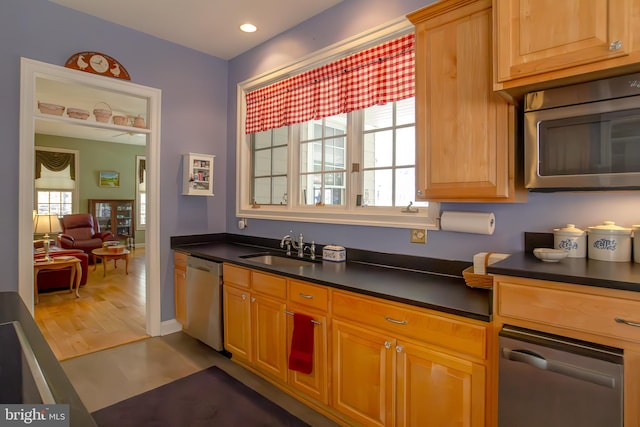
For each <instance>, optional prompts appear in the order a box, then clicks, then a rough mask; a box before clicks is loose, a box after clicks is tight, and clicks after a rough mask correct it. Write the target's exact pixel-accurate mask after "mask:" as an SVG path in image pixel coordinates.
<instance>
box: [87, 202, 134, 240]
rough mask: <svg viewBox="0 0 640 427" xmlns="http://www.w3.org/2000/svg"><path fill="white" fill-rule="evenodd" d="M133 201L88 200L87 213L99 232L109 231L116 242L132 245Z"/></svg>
mask: <svg viewBox="0 0 640 427" xmlns="http://www.w3.org/2000/svg"><path fill="white" fill-rule="evenodd" d="M134 206H135V202H134V200H115V199H90V200H89V213H90V214H91V215H93V217H94V218H95V219H96V222H97V223H98V227H100V231H110V232H111V233H112V234H113V235H114V236H115V237H116V238H117V239H118V240H124V241H125V243H126V244H127V245H128V246H132V245H133V239H134V237H135V229H134V221H135V214H134Z"/></svg>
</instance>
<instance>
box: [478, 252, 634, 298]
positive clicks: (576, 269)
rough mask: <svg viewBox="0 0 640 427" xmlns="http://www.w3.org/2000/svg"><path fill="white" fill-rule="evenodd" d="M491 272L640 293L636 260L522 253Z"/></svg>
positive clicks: (492, 266) (490, 270)
mask: <svg viewBox="0 0 640 427" xmlns="http://www.w3.org/2000/svg"><path fill="white" fill-rule="evenodd" d="M487 272H489V273H492V274H502V275H505V276H517V277H527V278H530V279H540V280H550V281H555V282H563V283H572V284H576V285H586V286H597V287H601V288H610V289H620V290H625V291H635V292H640V264H638V263H633V262H609V261H598V260H594V259H588V258H565V259H563V260H561V261H559V262H543V261H540V260H539V259H538V258H536V257H535V256H534V255H533V254H532V253H525V252H522V253H518V254H513V255H511V256H510V257H509V258H507V259H505V260H503V261H499V262H497V263H495V264H491V265H489V266H488V267H487Z"/></svg>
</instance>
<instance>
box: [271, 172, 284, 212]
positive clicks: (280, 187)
mask: <svg viewBox="0 0 640 427" xmlns="http://www.w3.org/2000/svg"><path fill="white" fill-rule="evenodd" d="M271 190H272V191H271V194H272V199H271V204H274V205H286V204H287V178H286V177H284V176H277V177H274V178H273V180H272V181H271Z"/></svg>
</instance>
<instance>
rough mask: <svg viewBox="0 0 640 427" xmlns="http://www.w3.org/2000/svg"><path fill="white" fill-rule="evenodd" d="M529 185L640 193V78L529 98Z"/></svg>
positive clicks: (526, 136)
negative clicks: (624, 189) (606, 189)
mask: <svg viewBox="0 0 640 427" xmlns="http://www.w3.org/2000/svg"><path fill="white" fill-rule="evenodd" d="M524 107H525V108H524V111H525V112H524V145H525V185H526V187H527V188H531V189H538V190H540V191H543V190H558V189H572V190H576V189H578V190H598V189H603V188H640V73H637V74H630V75H626V76H621V77H614V78H609V79H603V80H597V81H593V82H589V83H582V84H576V85H571V86H565V87H560V88H554V89H549V90H543V91H538V92H531V93H528V94H527V95H526V96H525V106H524Z"/></svg>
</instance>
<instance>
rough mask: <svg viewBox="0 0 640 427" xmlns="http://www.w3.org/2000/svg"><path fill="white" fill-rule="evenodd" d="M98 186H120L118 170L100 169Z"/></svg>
mask: <svg viewBox="0 0 640 427" xmlns="http://www.w3.org/2000/svg"><path fill="white" fill-rule="evenodd" d="M100 187H110V188H116V187H120V172H111V171H100Z"/></svg>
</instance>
